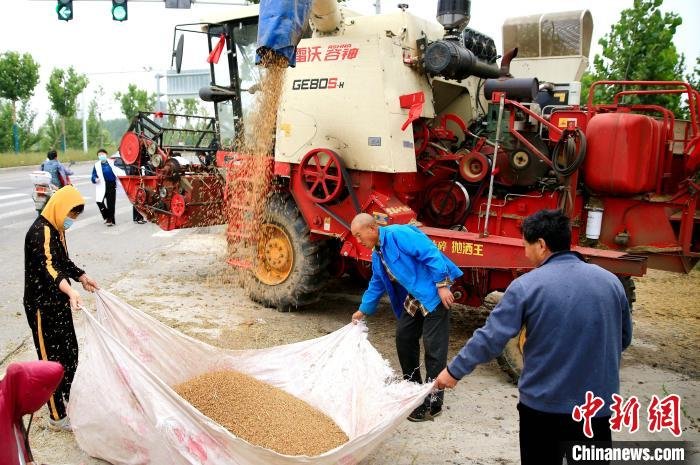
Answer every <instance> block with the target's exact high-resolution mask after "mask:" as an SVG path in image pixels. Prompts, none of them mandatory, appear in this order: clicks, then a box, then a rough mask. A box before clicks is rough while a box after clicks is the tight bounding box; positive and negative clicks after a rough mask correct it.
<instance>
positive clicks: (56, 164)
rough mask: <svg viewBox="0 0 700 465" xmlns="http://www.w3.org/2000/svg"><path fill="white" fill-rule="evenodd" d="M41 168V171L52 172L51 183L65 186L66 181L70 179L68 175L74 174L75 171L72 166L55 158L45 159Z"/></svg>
mask: <svg viewBox="0 0 700 465" xmlns="http://www.w3.org/2000/svg"><path fill="white" fill-rule="evenodd" d="M40 168H41V171H46V172H48V173H51V184H53V185H54V186H58V187H63V186H64V185H65V184H66V183H65V182H64V181H67V180H68V176H71V175H73V171H72V170H71V169H70V168H66V167H65V166H63V164H62V163H61V162H60V161H58V160H56V159H55V158H54V159H53V160H46V161H44V163H42V164H41V167H40Z"/></svg>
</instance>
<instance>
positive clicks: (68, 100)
mask: <svg viewBox="0 0 700 465" xmlns="http://www.w3.org/2000/svg"><path fill="white" fill-rule="evenodd" d="M87 85H88V79H87V77H86V76H85V75H84V74H78V73H76V72H75V69H73V67H72V66H71V67H69V68H68V70H63V69H61V68H55V69H54V70H53V71H51V76H50V77H49V82H48V84H46V91H47V92H48V93H49V100H50V101H51V108H53V110H54V111H55V112H56V113H58V115H59V116H61V117H63V118H67V117H71V116H75V112H76V110H77V100H78V95H80V93H81V92H82V91H83V90H85V88H86V87H87Z"/></svg>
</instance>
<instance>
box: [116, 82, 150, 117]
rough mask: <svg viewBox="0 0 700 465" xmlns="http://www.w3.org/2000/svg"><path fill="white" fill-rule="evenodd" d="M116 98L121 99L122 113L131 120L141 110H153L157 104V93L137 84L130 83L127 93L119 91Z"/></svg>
mask: <svg viewBox="0 0 700 465" xmlns="http://www.w3.org/2000/svg"><path fill="white" fill-rule="evenodd" d="M114 98H115V99H117V100H119V104H120V105H121V107H122V113H123V114H124V116H126V119H127V120H129V121H131V118H133V117H134V116H136V115H137V114H138V112H139V111H153V110H154V109H155V106H156V95H155V94H153V93H151V94H149V93H148V92H147V91H145V90H142V89H139V88H138V87H136V84H129V87H128V88H127V90H126V92H125V93H123V94H122V93H121V92H117V93H116V94H114Z"/></svg>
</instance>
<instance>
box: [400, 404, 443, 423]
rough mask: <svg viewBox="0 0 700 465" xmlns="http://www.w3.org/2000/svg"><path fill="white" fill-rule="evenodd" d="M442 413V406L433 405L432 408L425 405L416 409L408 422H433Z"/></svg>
mask: <svg viewBox="0 0 700 465" xmlns="http://www.w3.org/2000/svg"><path fill="white" fill-rule="evenodd" d="M441 413H442V406H438V405H431V406H430V407H429V406H428V405H427V404H425V403H423V404H421V405H419V406H418V407H416V408H415V409H414V410H413V412H411V414H410V415H409V416H408V421H414V422H419V421H433V420H434V418H435V417H437V416H438V415H440V414H441Z"/></svg>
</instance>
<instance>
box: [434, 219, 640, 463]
mask: <svg viewBox="0 0 700 465" xmlns="http://www.w3.org/2000/svg"><path fill="white" fill-rule="evenodd" d="M522 232H523V244H524V246H525V256H526V257H527V258H528V260H529V261H530V262H531V263H532V264H533V265H534V266H535V267H536V268H535V269H534V270H532V271H530V272H528V273H525V274H524V275H522V276H520V277H519V278H518V279H516V280H515V281H513V282H512V283H510V285H509V286H508V288H507V289H506V292H505V293H504V294H503V298H502V299H501V301H500V303H499V304H498V305H497V306H496V308H494V309H493V311H492V312H491V314H490V315H489V317H488V319H487V320H486V323H485V324H484V326H483V327H482V328H479V329H477V330H476V331H475V332H474V334H473V335H472V337H471V338H470V339H469V340H468V341H467V343H466V344H465V345H464V347H463V348H462V350H461V351H460V352H459V354H458V355H457V356H456V357H455V358H454V359H452V361H451V362H450V363H449V364H448V365H447V367H446V368H445V369H444V370H443V371H442V373H440V375H439V376H438V377H437V380H436V382H435V384H436V387H437V388H439V389H443V388H453V387H454V386H455V385H456V384H457V382H458V381H459V380H460V379H462V378H463V377H464V376H466V375H468V374H469V373H471V372H472V371H473V370H474V368H475V367H476V366H477V365H478V364H480V363H485V362H488V361H489V360H491V359H493V358H495V357H497V356H498V355H499V354H500V353H501V352H502V351H503V349H504V347H505V346H506V344H507V343H508V341H509V340H510V339H511V338H512V337H514V336H515V335H516V334H518V333H519V332H520V330H521V328H523V330H524V331H525V336H526V340H525V345H524V347H523V362H524V363H523V372H522V375H521V377H520V382H519V383H518V390H519V391H520V403H519V404H518V412H519V414H520V459H521V463H522V464H523V465H550V464H556V465H561V464H562V461H563V457H564V455H566V456H567V463H573V462H572V454H571V444H570V443H571V442H573V441H576V442H578V443H581V442H590V441H599V442H596V445H598V444H604V443H608V444H609V443H610V441H611V431H610V425H609V419H610V410H609V408H601V409H600V410H599V411H598V413H597V414H596V415H595V416H594V417H593V418H592V427H593V428H592V429H593V438H592V439H588V438H586V437H585V436H584V434H583V426H582V425H581V424H580V423H578V422H576V421H574V420H573V418H572V412H573V409H574V407H575V406H577V405H581V404H584V402H586V392H587V391H591V392H592V393H593V394H594V395H595V396H598V397H600V398H602V399H603V400H604V402H605V405H606V406H609V405H611V404H612V395H613V394H615V393H617V392H618V391H619V389H620V359H621V358H622V351H623V350H625V349H626V348H627V347H628V346H629V345H630V342H631V340H632V320H631V318H630V307H629V303H628V302H627V297H626V295H625V290H624V288H623V287H622V284H621V283H620V280H619V279H618V278H617V277H616V276H615V275H614V274H612V273H610V272H609V271H607V270H604V269H603V268H601V267H599V266H597V265H592V264H589V263H586V262H585V261H584V259H583V257H582V256H581V255H580V254H578V253H577V252H572V251H571V250H570V247H571V224H570V221H569V218H568V217H567V216H566V215H565V214H564V213H563V212H561V211H560V210H540V211H538V212H536V213H534V214H532V215H530V216H528V217H527V218H525V220H524V221H523V225H522ZM567 443H569V444H568V446H567ZM567 448H568V450H566V449H567Z"/></svg>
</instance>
